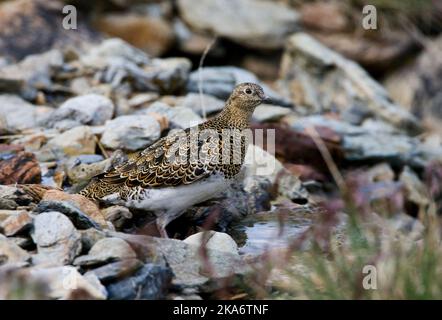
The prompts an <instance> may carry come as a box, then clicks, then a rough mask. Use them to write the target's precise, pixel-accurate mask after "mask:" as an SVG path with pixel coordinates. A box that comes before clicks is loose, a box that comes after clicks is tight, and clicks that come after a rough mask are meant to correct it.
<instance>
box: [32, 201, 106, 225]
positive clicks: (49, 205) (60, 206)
mask: <svg viewBox="0 0 442 320" xmlns="http://www.w3.org/2000/svg"><path fill="white" fill-rule="evenodd" d="M48 211H57V212H60V213H62V214H64V215H65V216H66V217H68V218H69V220H71V222H72V223H73V224H74V226H75V227H76V228H77V229H89V228H95V229H99V230H100V229H101V227H100V225H99V224H98V223H97V222H95V221H94V220H93V219H92V218H90V217H89V216H88V215H87V214H85V213H84V212H82V211H81V210H80V209H78V208H77V207H75V206H73V205H72V204H70V203H68V202H66V201H56V200H42V201H40V202H39V203H38V205H37V207H36V208H35V209H34V212H36V213H41V212H48Z"/></svg>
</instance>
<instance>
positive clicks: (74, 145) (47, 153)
mask: <svg viewBox="0 0 442 320" xmlns="http://www.w3.org/2000/svg"><path fill="white" fill-rule="evenodd" d="M95 146H96V142H95V138H94V134H93V133H92V131H91V129H90V128H89V127H88V126H81V127H75V128H73V129H70V130H68V131H65V132H63V133H62V134H60V135H58V136H56V137H54V138H52V139H50V140H49V141H48V142H47V143H46V145H44V146H43V148H42V149H41V150H40V153H39V154H38V156H37V158H38V159H39V160H40V161H50V160H55V159H59V158H62V157H63V156H76V155H80V154H95Z"/></svg>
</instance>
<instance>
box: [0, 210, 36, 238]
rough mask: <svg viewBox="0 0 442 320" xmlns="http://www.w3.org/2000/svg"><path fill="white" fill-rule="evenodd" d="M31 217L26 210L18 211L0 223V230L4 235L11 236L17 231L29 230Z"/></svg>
mask: <svg viewBox="0 0 442 320" xmlns="http://www.w3.org/2000/svg"><path fill="white" fill-rule="evenodd" d="M32 221H33V218H32V217H31V215H30V214H29V213H27V212H26V211H21V212H18V213H17V214H15V215H11V216H10V217H9V218H7V219H6V220H5V221H3V222H2V223H1V224H0V230H2V232H3V234H4V235H6V236H8V237H9V236H13V235H16V234H17V233H20V232H24V231H26V230H29V229H30V227H31V226H32Z"/></svg>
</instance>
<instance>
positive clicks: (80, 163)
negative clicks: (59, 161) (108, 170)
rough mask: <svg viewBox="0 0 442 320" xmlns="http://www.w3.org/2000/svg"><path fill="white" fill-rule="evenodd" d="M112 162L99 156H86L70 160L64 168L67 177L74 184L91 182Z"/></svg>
mask: <svg viewBox="0 0 442 320" xmlns="http://www.w3.org/2000/svg"><path fill="white" fill-rule="evenodd" d="M109 162H110V160H104V158H103V156H101V155H97V154H93V155H92V154H84V155H79V156H74V157H71V158H69V159H68V160H67V161H66V163H65V166H64V170H65V172H66V175H67V176H68V178H69V181H70V182H71V183H72V184H77V183H80V182H84V181H89V180H90V179H91V178H92V177H93V176H96V175H97V174H99V173H101V172H103V171H104V168H105V167H106V165H107V164H108V163H109Z"/></svg>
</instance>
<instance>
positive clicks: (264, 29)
mask: <svg viewBox="0 0 442 320" xmlns="http://www.w3.org/2000/svg"><path fill="white" fill-rule="evenodd" d="M178 8H179V11H180V15H181V17H182V18H183V20H184V21H185V22H186V23H188V24H189V25H190V26H191V27H192V28H193V29H195V30H197V31H201V32H203V31H209V32H211V33H213V34H215V35H218V36H221V37H225V38H228V39H231V40H233V41H235V42H238V43H239V44H241V45H245V46H248V47H252V48H258V49H277V48H281V47H282V46H283V45H284V40H285V38H286V36H287V35H289V34H290V33H292V32H293V31H295V30H296V29H297V21H298V14H297V13H296V12H295V11H294V10H293V9H291V8H289V7H287V6H285V5H283V4H280V3H275V2H272V1H255V0H240V1H235V2H234V3H233V2H232V3H226V2H225V1H222V0H214V1H213V0H202V1H198V3H195V2H193V1H191V0H179V1H178Z"/></svg>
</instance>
